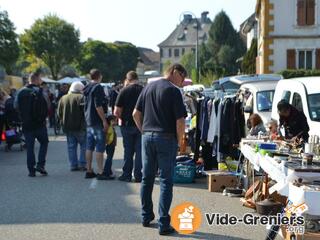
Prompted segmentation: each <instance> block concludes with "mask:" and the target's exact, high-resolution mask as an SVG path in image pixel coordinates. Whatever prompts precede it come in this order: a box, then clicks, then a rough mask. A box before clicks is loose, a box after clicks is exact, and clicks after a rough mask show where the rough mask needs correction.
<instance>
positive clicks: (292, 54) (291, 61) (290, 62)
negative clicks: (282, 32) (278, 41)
mask: <svg viewBox="0 0 320 240" xmlns="http://www.w3.org/2000/svg"><path fill="white" fill-rule="evenodd" d="M287 69H296V50H295V49H288V50H287Z"/></svg>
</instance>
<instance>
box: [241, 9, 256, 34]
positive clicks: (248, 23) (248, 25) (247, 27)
mask: <svg viewBox="0 0 320 240" xmlns="http://www.w3.org/2000/svg"><path fill="white" fill-rule="evenodd" d="M256 23H257V20H256V16H255V13H253V14H252V15H251V16H250V17H248V18H247V19H246V20H245V21H244V22H243V23H242V24H241V25H240V33H241V34H247V33H248V32H250V31H251V29H252V28H253V27H254V25H255V24H256Z"/></svg>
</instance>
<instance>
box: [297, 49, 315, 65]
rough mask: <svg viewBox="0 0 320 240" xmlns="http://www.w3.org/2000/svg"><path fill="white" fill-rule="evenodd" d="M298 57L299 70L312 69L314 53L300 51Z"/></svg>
mask: <svg viewBox="0 0 320 240" xmlns="http://www.w3.org/2000/svg"><path fill="white" fill-rule="evenodd" d="M298 56H299V59H298V66H299V69H312V66H313V64H312V51H305V50H303V51H299V54H298Z"/></svg>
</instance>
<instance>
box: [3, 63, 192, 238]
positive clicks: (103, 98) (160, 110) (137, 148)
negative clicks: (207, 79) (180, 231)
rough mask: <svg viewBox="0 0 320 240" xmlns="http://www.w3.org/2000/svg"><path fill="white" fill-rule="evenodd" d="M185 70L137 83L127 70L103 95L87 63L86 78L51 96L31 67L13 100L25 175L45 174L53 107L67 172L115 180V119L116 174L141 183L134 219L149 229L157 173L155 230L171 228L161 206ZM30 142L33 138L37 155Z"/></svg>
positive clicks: (178, 131) (177, 132)
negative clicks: (119, 153) (119, 161)
mask: <svg viewBox="0 0 320 240" xmlns="http://www.w3.org/2000/svg"><path fill="white" fill-rule="evenodd" d="M186 75H187V72H186V70H185V69H184V67H183V66H181V65H180V64H173V65H172V66H171V67H170V68H169V69H168V70H167V73H166V75H165V77H164V78H163V79H160V80H159V81H156V82H154V83H150V84H148V85H147V86H146V87H143V86H142V85H141V84H140V83H139V81H138V75H137V73H136V72H134V71H129V72H128V73H127V75H126V79H125V82H124V87H123V88H122V89H121V91H120V89H119V88H118V87H113V88H112V89H111V91H110V92H108V94H107V95H106V93H105V91H104V88H103V87H102V85H101V84H100V83H101V80H102V78H103V76H102V74H101V72H100V71H99V70H98V69H92V70H91V71H90V78H91V80H90V82H89V83H87V84H84V83H82V82H74V83H72V84H71V86H70V87H68V86H66V85H63V86H62V87H61V88H60V91H59V94H58V95H56V94H54V93H51V92H50V90H49V89H48V87H47V86H46V84H44V83H43V82H42V80H41V75H40V74H39V73H32V74H31V75H30V77H29V83H28V84H27V85H26V86H24V87H23V88H22V89H20V90H19V91H18V92H17V94H16V96H15V97H14V100H13V107H14V109H15V110H16V112H17V113H19V118H20V121H21V123H22V132H23V135H24V140H25V144H26V148H27V169H28V172H29V173H28V176H29V177H36V173H40V174H41V175H43V176H46V175H48V172H47V169H46V160H47V150H48V146H49V137H48V130H47V118H48V117H49V123H50V126H52V125H53V124H55V122H54V121H55V120H54V119H51V120H50V117H52V115H54V114H55V112H56V114H57V116H58V119H59V121H60V123H61V125H62V128H63V131H64V133H65V134H66V138H67V152H68V159H69V164H70V170H71V171H83V172H85V178H87V179H91V178H96V179H97V180H113V179H115V177H116V176H115V174H114V171H113V170H112V160H113V155H114V153H115V149H116V145H117V134H116V130H115V126H116V125H118V124H119V125H120V130H121V134H122V136H123V138H122V139H123V147H124V153H123V160H124V164H123V168H122V174H121V175H120V176H119V177H118V179H119V180H120V181H125V182H132V180H134V182H137V183H140V182H141V204H142V225H143V226H144V227H149V226H150V222H151V221H153V220H154V217H155V214H154V211H153V203H152V191H153V184H154V179H155V176H156V174H159V179H160V190H161V192H160V201H159V234H160V235H167V234H171V233H173V232H174V230H173V228H172V227H171V226H170V215H169V209H170V205H171V201H172V191H173V173H174V164H175V159H176V154H177V149H178V143H179V142H180V143H181V141H182V136H183V134H184V128H185V126H184V124H185V123H184V119H185V117H186V109H185V106H184V103H183V98H182V95H181V92H180V90H179V88H180V87H182V85H183V81H184V79H185V77H186ZM55 95H56V96H55ZM0 97H1V98H0V104H1V105H0V106H1V108H0V118H1V119H2V117H3V116H4V114H5V111H4V110H3V108H2V107H3V103H4V102H6V101H7V99H8V98H9V96H7V95H4V94H1V95H0ZM110 109H111V111H110ZM0 127H1V126H0ZM1 129H3V127H1ZM36 140H37V141H38V142H39V143H40V148H39V153H38V159H37V160H36V155H35V151H34V145H35V141H36ZM78 147H80V151H79V152H80V154H79V155H78ZM93 152H95V157H96V162H97V169H95V170H94V169H93V167H92V162H93ZM104 153H106V159H104V155H105V154H104Z"/></svg>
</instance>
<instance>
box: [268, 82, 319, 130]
mask: <svg viewBox="0 0 320 240" xmlns="http://www.w3.org/2000/svg"><path fill="white" fill-rule="evenodd" d="M282 99H285V100H287V101H288V102H289V103H290V104H292V105H293V106H294V107H296V108H297V109H298V110H300V111H303V112H304V114H305V116H306V118H307V120H308V124H309V127H310V131H309V135H318V136H320V77H304V78H293V79H283V80H280V81H279V82H278V85H277V87H276V91H275V95H274V99H273V104H272V114H271V117H272V119H275V120H279V114H278V109H277V104H278V102H279V101H280V100H282Z"/></svg>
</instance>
